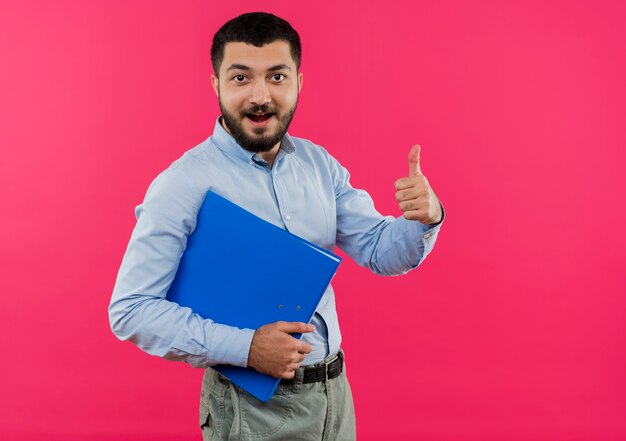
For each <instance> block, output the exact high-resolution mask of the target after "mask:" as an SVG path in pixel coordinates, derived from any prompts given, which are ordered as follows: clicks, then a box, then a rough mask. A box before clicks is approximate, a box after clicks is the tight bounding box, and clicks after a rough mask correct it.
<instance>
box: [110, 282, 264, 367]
mask: <svg viewBox="0 0 626 441" xmlns="http://www.w3.org/2000/svg"><path fill="white" fill-rule="evenodd" d="M109 318H110V323H111V329H112V330H113V333H114V334H115V335H116V336H117V337H118V338H119V339H120V340H129V341H131V342H133V343H134V344H136V345H137V346H138V347H139V348H140V349H142V350H143V351H145V352H147V353H148V354H151V355H156V356H159V357H163V358H166V359H169V360H176V361H184V362H186V363H188V364H190V365H192V366H194V367H203V368H204V367H207V366H211V365H214V364H220V363H224V364H232V365H236V366H244V367H245V366H247V360H248V352H249V350H250V344H251V342H252V337H253V335H254V330H252V329H239V328H235V327H231V326H226V325H222V324H218V323H215V322H213V321H212V320H210V319H204V318H202V317H200V316H199V315H198V314H195V313H193V312H192V311H191V309H189V308H186V307H181V306H179V305H177V304H176V303H172V302H170V301H168V300H166V299H163V298H159V297H154V296H149V295H141V294H132V295H124V294H123V293H121V292H119V291H115V292H114V296H113V300H112V301H111V305H110V307H109Z"/></svg>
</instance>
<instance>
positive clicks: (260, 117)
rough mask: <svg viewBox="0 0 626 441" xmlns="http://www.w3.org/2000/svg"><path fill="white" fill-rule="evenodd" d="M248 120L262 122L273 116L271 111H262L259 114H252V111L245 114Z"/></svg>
mask: <svg viewBox="0 0 626 441" xmlns="http://www.w3.org/2000/svg"><path fill="white" fill-rule="evenodd" d="M246 116H247V117H248V118H249V119H250V120H252V121H254V122H255V123H264V122H266V121H267V120H269V119H270V118H271V117H272V116H274V114H273V113H263V114H260V115H257V114H254V113H248V114H247V115H246Z"/></svg>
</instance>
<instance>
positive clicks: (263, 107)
mask: <svg viewBox="0 0 626 441" xmlns="http://www.w3.org/2000/svg"><path fill="white" fill-rule="evenodd" d="M257 112H262V113H276V109H273V108H271V107H270V106H268V105H267V104H261V105H254V106H252V107H250V108H249V109H246V110H244V111H242V112H241V113H242V115H243V116H246V115H248V114H250V113H257Z"/></svg>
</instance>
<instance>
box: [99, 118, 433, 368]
mask: <svg viewBox="0 0 626 441" xmlns="http://www.w3.org/2000/svg"><path fill="white" fill-rule="evenodd" d="M349 177H350V175H349V173H348V172H347V170H346V169H345V168H343V167H342V166H341V165H340V164H339V163H338V162H337V160H335V159H334V158H333V157H332V156H330V155H329V154H328V152H327V151H326V150H325V149H324V148H322V147H320V146H318V145H315V144H313V143H312V142H310V141H308V140H305V139H301V138H295V137H292V136H290V135H289V134H286V135H285V136H284V137H283V140H282V142H281V147H280V150H279V152H278V154H277V156H276V158H275V160H274V163H273V166H272V168H269V166H268V164H267V163H266V162H265V161H264V160H263V159H261V158H260V157H259V156H257V155H255V154H253V153H251V152H248V151H247V150H244V149H243V148H242V147H240V146H239V145H238V144H237V143H236V141H235V140H234V139H233V137H232V136H230V135H229V134H228V132H226V130H224V128H223V127H222V126H221V124H220V118H218V120H217V121H216V124H215V130H214V132H213V136H211V137H209V138H208V139H207V140H206V141H204V142H202V143H201V144H199V145H198V146H196V147H194V148H192V149H191V150H189V151H187V152H186V153H185V154H183V155H182V157H180V158H179V159H178V160H176V161H174V163H172V165H171V166H170V167H169V168H167V169H166V170H165V171H164V172H162V173H161V174H160V175H159V176H158V177H157V178H156V179H155V180H154V181H153V182H152V184H151V185H150V187H149V188H148V191H147V193H146V196H145V199H144V201H143V203H142V204H141V205H139V206H138V207H137V208H136V216H137V224H136V226H135V229H134V231H133V233H132V236H131V238H130V242H129V244H128V248H127V250H126V253H125V255H124V259H123V261H122V265H121V267H120V270H119V273H118V276H117V281H116V283H115V288H114V290H113V296H112V299H111V304H110V307H109V318H110V322H111V328H112V330H113V332H114V333H115V335H117V336H118V338H120V339H121V340H130V341H132V342H133V343H135V344H136V345H137V346H139V347H140V348H141V349H142V350H144V351H146V352H148V353H149V354H153V355H157V356H161V357H165V358H168V359H172V360H181V361H185V362H187V363H189V364H191V365H192V366H196V367H207V366H211V365H214V364H218V363H227V364H233V365H237V366H247V361H248V352H249V350H250V345H251V343H252V337H253V335H254V330H253V329H239V328H235V327H232V326H227V325H224V324H220V323H215V322H214V321H212V320H211V318H210V317H205V318H203V317H200V316H199V315H198V314H195V313H193V312H192V311H191V310H190V309H189V308H186V307H181V306H179V305H177V304H175V303H172V302H170V301H168V300H166V299H165V296H166V294H167V291H168V289H169V287H170V285H171V283H172V280H173V279H174V276H175V274H176V270H177V268H178V263H179V260H180V257H181V255H182V254H183V252H184V251H185V247H186V244H187V237H188V236H189V235H190V234H192V233H193V231H194V228H195V226H196V217H197V213H198V210H199V209H200V206H201V205H202V201H203V200H204V197H205V195H206V193H207V192H208V191H209V190H213V191H214V192H216V193H218V194H220V195H222V196H224V197H225V198H227V199H229V200H230V201H232V202H234V203H236V204H238V205H239V206H241V207H243V208H245V209H246V210H248V211H250V212H252V213H254V214H256V215H257V216H259V217H261V218H263V219H265V220H266V221H268V222H271V223H272V224H274V225H276V226H278V227H280V228H283V229H286V230H288V231H290V232H291V233H294V234H296V235H298V236H300V237H302V238H304V239H306V240H308V241H310V242H313V243H315V244H317V245H319V246H321V247H324V248H326V249H327V250H329V251H332V250H333V249H334V248H335V246H338V247H339V248H341V249H342V250H344V251H345V252H346V253H347V254H348V255H349V256H350V257H351V258H353V259H354V260H355V261H356V262H357V263H358V264H359V265H362V266H365V267H367V268H369V269H370V270H371V271H373V272H375V273H377V274H381V275H398V274H404V273H406V272H407V271H409V270H411V269H413V268H415V267H417V266H418V265H419V264H420V263H421V262H422V261H423V260H424V258H425V257H426V256H427V255H428V253H429V252H430V251H431V250H432V248H433V246H434V244H435V240H436V238H437V233H438V231H439V228H440V225H441V223H439V224H437V225H436V226H429V225H422V224H421V223H419V222H417V221H408V220H406V219H405V218H404V217H402V216H401V217H399V218H397V219H395V218H394V217H393V216H382V215H381V214H380V213H378V212H377V211H376V209H375V208H374V204H373V202H372V199H371V198H370V197H369V195H368V194H367V193H366V192H365V191H364V190H358V189H355V188H353V187H352V186H351V185H350V182H349ZM258 241H259V243H262V242H263V238H262V237H259V238H258ZM280 270H281V269H280V268H274V267H272V262H241V271H242V273H249V274H254V275H255V277H258V279H259V283H263V273H265V272H266V271H280ZM339 270H340V271H341V268H340V269H339ZM236 294H237V293H233V295H236ZM311 323H312V324H314V325H315V326H316V330H315V331H314V332H312V333H306V334H304V336H303V340H304V341H306V342H308V343H309V344H311V346H312V348H313V351H312V352H311V353H310V354H308V355H307V356H306V358H305V360H304V362H303V363H302V364H303V365H308V364H312V363H316V362H319V361H321V360H323V359H324V357H326V356H327V355H329V354H332V353H334V352H336V351H338V350H339V345H340V344H341V333H340V331H339V323H338V321H337V311H336V308H335V293H334V291H333V288H332V286H329V287H328V289H327V290H326V292H325V293H324V296H323V297H322V300H321V302H320V305H319V307H318V308H317V310H316V313H315V315H314V317H313V320H312V321H311Z"/></svg>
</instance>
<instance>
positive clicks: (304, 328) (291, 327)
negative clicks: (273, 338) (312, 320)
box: [277, 322, 315, 334]
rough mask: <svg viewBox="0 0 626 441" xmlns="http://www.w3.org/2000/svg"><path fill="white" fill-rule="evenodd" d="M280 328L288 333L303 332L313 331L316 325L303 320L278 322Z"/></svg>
mask: <svg viewBox="0 0 626 441" xmlns="http://www.w3.org/2000/svg"><path fill="white" fill-rule="evenodd" d="M277 324H278V330H279V331H283V332H287V333H288V334H301V333H303V332H313V331H314V330H315V326H313V325H307V324H306V323H302V322H278V323H277Z"/></svg>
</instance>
